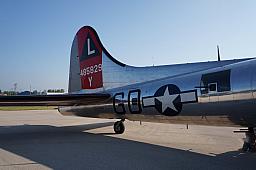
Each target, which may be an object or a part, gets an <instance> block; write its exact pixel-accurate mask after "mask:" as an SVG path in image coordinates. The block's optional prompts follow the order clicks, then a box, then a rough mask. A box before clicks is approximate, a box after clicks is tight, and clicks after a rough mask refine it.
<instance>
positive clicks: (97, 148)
mask: <svg viewBox="0 0 256 170" xmlns="http://www.w3.org/2000/svg"><path fill="white" fill-rule="evenodd" d="M112 125H113V122H108V123H97V124H87V125H79V126H66V127H55V126H48V125H22V126H9V127H4V126H2V127H1V126H0V148H2V149H4V150H6V151H8V152H11V153H13V154H16V155H20V156H22V157H24V158H27V159H29V160H31V161H34V162H36V163H39V164H42V165H44V166H47V167H49V168H52V169H101V170H102V169H158V170H159V169H232V170H233V169H254V167H255V160H256V154H252V153H245V154H242V153H240V152H239V151H232V152H227V153H224V154H219V155H216V156H209V155H204V154H199V153H193V152H190V151H184V150H179V149H175V148H169V147H163V146H158V145H153V144H147V143H142V142H137V141H131V140H127V139H119V138H115V137H109V136H104V135H103V134H92V133H88V132H84V131H85V130H89V129H95V128H100V127H106V126H112ZM107 134H112V133H107ZM0 169H1V165H0Z"/></svg>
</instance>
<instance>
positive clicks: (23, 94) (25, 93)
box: [17, 91, 31, 96]
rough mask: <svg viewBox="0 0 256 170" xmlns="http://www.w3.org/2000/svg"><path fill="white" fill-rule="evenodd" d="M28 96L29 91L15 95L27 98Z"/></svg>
mask: <svg viewBox="0 0 256 170" xmlns="http://www.w3.org/2000/svg"><path fill="white" fill-rule="evenodd" d="M30 94H31V92H30V91H23V92H20V93H18V94H17V95H22V96H28V95H30Z"/></svg>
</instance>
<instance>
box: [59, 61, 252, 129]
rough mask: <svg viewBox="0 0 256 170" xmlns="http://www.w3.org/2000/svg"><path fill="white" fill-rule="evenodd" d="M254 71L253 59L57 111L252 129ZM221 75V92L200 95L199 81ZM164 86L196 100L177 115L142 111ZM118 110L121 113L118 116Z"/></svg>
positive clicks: (125, 88) (135, 86) (127, 88)
mask: <svg viewBox="0 0 256 170" xmlns="http://www.w3.org/2000/svg"><path fill="white" fill-rule="evenodd" d="M255 68H256V59H251V60H246V61H241V62H236V63H233V64H232V63H231V64H227V65H221V66H219V67H216V68H210V69H205V70H198V71H197V70H196V71H193V72H189V73H188V72H187V73H181V74H176V75H174V74H171V75H172V76H169V77H164V78H161V79H155V80H150V81H146V82H141V83H135V84H132V85H127V86H122V87H117V88H113V89H108V90H105V91H104V93H110V94H111V96H112V97H111V98H110V99H108V100H106V102H105V103H104V104H100V105H98V104H95V105H88V106H73V107H60V108H59V111H60V112H61V113H62V114H64V115H77V116H84V117H97V118H126V119H129V120H141V121H151V122H165V123H184V124H202V125H220V126H221V125H223V126H226V125H234V126H235V125H238V126H255V125H256V104H255V103H256V69H255ZM176 69H178V67H177V68H176ZM169 71H170V72H172V73H173V70H171V69H170V70H169ZM223 71H228V72H229V74H228V76H227V78H226V79H227V82H228V86H229V87H228V88H226V87H224V89H225V88H226V89H225V90H220V91H219V90H216V91H214V92H207V93H205V92H204V93H203V90H204V89H205V87H203V86H205V85H204V84H202V83H203V82H202V81H203V77H204V76H206V77H207V76H208V74H209V75H210V76H208V77H211V73H218V72H223ZM135 74H136V73H135ZM124 76H125V75H124ZM144 76H145V77H146V76H150V73H148V75H147V74H146V73H145V74H144ZM222 77H223V76H222ZM220 78H221V77H220ZM214 79H215V78H214ZM209 81H211V80H209ZM216 81H219V80H216ZM165 85H174V86H177V87H178V88H179V90H180V91H181V92H187V91H194V92H195V97H196V100H194V102H187V103H186V102H184V104H182V108H181V109H180V110H179V112H177V114H175V115H169V116H166V115H164V114H162V113H160V112H159V110H157V109H156V107H144V105H145V98H146V97H148V96H154V95H156V91H158V90H159V88H160V87H163V86H165ZM220 88H222V87H220ZM137 92H138V93H137ZM120 94H121V95H120ZM116 95H119V97H116ZM134 95H135V96H134ZM133 98H136V100H133ZM154 101H156V100H154ZM143 102H144V103H143ZM132 107H135V109H134V110H135V111H133V110H132V109H133V108H132ZM118 109H119V110H120V109H121V112H120V111H118ZM174 110H176V109H174Z"/></svg>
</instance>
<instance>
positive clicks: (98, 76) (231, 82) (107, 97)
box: [0, 26, 256, 151]
mask: <svg viewBox="0 0 256 170" xmlns="http://www.w3.org/2000/svg"><path fill="white" fill-rule="evenodd" d="M17 105H54V106H59V107H58V110H59V112H60V113H61V114H63V115H75V116H82V117H93V118H109V119H119V121H117V122H116V123H115V124H114V131H115V133H117V134H121V133H123V132H124V131H125V126H124V123H123V122H124V120H125V119H128V120H133V121H148V122H163V123H177V124H196V125H214V126H243V127H246V129H241V131H240V132H245V133H246V140H245V143H244V146H243V150H244V151H255V149H256V147H255V138H256V136H255V133H254V127H255V126H256V58H246V59H236V60H225V61H211V62H198V63H187V64H175V65H164V66H150V67H133V66H128V65H126V64H123V63H121V62H119V61H117V60H116V59H115V58H113V57H112V56H111V55H110V54H109V52H108V51H107V50H106V49H105V48H104V46H103V45H102V43H101V41H100V39H99V37H98V35H97V33H96V31H95V30H94V29H93V28H92V27H90V26H84V27H82V28H81V29H80V30H79V31H78V32H77V34H76V35H75V38H74V40H73V44H72V48H71V55H70V70H69V87H68V93H67V94H63V95H38V96H1V97H0V106H17Z"/></svg>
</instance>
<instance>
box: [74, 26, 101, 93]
mask: <svg viewBox="0 0 256 170" xmlns="http://www.w3.org/2000/svg"><path fill="white" fill-rule="evenodd" d="M76 38H77V42H78V43H77V45H78V57H79V65H80V76H81V86H82V89H96V88H101V87H103V81H102V48H101V45H100V43H99V42H98V39H97V35H95V33H94V31H93V30H91V29H90V27H88V26H86V27H82V28H81V29H80V30H79V31H78V32H77V34H76Z"/></svg>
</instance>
